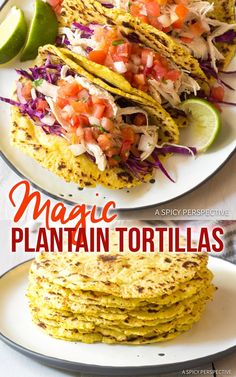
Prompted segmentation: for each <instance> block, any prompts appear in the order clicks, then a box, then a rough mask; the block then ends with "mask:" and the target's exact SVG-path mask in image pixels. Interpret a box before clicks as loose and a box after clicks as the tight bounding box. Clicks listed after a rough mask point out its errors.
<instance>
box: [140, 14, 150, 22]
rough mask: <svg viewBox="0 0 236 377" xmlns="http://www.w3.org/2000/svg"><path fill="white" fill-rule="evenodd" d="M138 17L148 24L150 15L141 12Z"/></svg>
mask: <svg viewBox="0 0 236 377" xmlns="http://www.w3.org/2000/svg"><path fill="white" fill-rule="evenodd" d="M138 18H139V19H140V20H141V21H143V22H144V23H145V24H148V16H145V15H144V14H140V15H139V16H138Z"/></svg>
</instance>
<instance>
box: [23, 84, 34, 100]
mask: <svg viewBox="0 0 236 377" xmlns="http://www.w3.org/2000/svg"><path fill="white" fill-rule="evenodd" d="M31 89H32V84H31V82H27V83H26V84H24V85H23V86H22V89H21V94H22V96H23V97H24V99H25V100H26V101H29V100H31V98H32V97H31Z"/></svg>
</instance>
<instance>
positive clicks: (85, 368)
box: [0, 256, 236, 377]
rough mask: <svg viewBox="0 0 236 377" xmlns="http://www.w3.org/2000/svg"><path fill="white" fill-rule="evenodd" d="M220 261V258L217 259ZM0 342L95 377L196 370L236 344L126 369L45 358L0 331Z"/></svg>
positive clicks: (54, 365)
mask: <svg viewBox="0 0 236 377" xmlns="http://www.w3.org/2000/svg"><path fill="white" fill-rule="evenodd" d="M210 257H212V258H216V257H213V256H210ZM33 259H34V258H30V259H28V260H26V261H23V262H21V263H18V264H17V265H15V266H13V267H11V268H10V269H8V270H7V271H5V272H4V273H3V274H2V275H0V280H1V279H2V278H3V277H4V276H6V275H8V274H9V273H10V272H12V271H14V270H16V269H17V268H19V267H21V266H22V265H24V264H27V263H29V262H30V261H32V260H33ZM217 259H220V258H217ZM223 261H224V262H226V263H227V264H231V265H233V266H234V267H235V268H236V265H235V264H234V263H232V262H230V261H228V260H225V259H223ZM0 340H2V341H3V342H4V343H5V344H7V345H8V346H10V347H11V348H13V349H15V350H16V351H18V352H20V353H21V354H23V355H25V356H28V357H30V358H32V359H33V360H36V361H39V362H41V363H42V364H45V365H48V366H51V367H54V368H58V369H62V370H67V371H74V372H75V371H76V372H81V373H83V372H86V373H93V374H95V375H100V376H101V375H103V376H104V377H105V376H124V373H125V375H126V376H127V377H128V376H133V375H135V376H148V375H151V374H152V373H162V372H177V371H180V370H183V369H186V368H188V369H191V368H197V367H199V366H201V365H203V364H204V363H207V362H213V361H215V360H218V359H219V358H221V357H224V356H227V355H229V354H231V353H233V352H234V351H236V344H235V345H234V346H232V347H230V348H227V349H225V350H223V351H220V352H217V353H215V354H212V355H207V356H204V357H200V358H197V359H191V360H188V361H183V362H177V363H170V364H165V365H149V366H148V365H147V366H137V367H134V366H127V367H117V366H116V367H112V366H101V365H97V364H86V363H80V362H75V361H69V360H65V359H59V358H56V357H52V356H47V355H44V354H42V353H39V352H36V351H33V350H31V349H30V348H26V347H24V346H22V345H20V344H18V343H16V342H15V341H13V340H11V339H10V338H8V337H7V336H5V335H4V334H3V333H2V332H1V330H0Z"/></svg>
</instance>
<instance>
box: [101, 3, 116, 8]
mask: <svg viewBox="0 0 236 377" xmlns="http://www.w3.org/2000/svg"><path fill="white" fill-rule="evenodd" d="M102 6H104V7H105V8H108V9H111V8H114V5H113V4H110V3H102Z"/></svg>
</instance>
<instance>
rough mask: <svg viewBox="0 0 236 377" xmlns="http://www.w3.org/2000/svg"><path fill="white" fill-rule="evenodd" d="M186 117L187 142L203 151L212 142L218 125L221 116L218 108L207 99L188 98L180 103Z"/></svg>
mask: <svg viewBox="0 0 236 377" xmlns="http://www.w3.org/2000/svg"><path fill="white" fill-rule="evenodd" d="M180 109H181V110H183V111H184V112H185V113H186V115H187V119H188V123H189V127H188V130H189V133H190V136H189V138H188V139H191V140H188V142H190V143H191V145H193V146H194V147H196V148H197V150H198V152H205V151H206V150H207V149H208V148H209V147H210V146H211V145H212V143H213V142H214V140H215V138H216V136H217V134H218V132H219V130H220V127H221V117H220V113H219V112H218V110H217V109H216V108H215V107H214V106H213V105H212V104H211V103H210V102H208V101H206V100H204V99H199V98H192V99H188V100H186V101H184V102H182V103H181V105H180Z"/></svg>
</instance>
